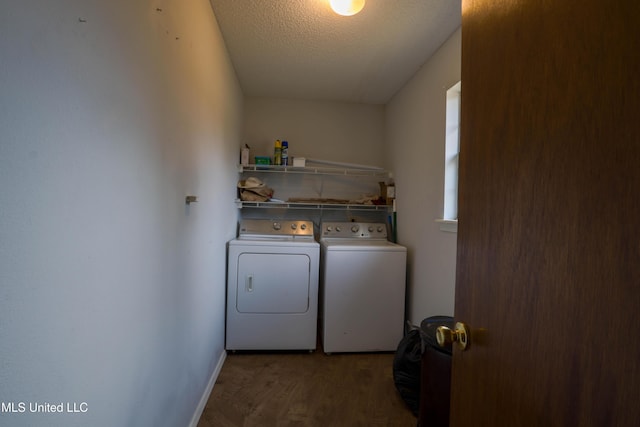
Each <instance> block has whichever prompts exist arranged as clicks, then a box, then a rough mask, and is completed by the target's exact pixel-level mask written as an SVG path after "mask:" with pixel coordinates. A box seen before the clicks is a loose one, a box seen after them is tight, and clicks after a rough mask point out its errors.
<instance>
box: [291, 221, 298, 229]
mask: <svg viewBox="0 0 640 427" xmlns="http://www.w3.org/2000/svg"><path fill="white" fill-rule="evenodd" d="M296 228H298V224H296V223H295V222H294V223H292V224H291V229H292V230H295V229H296Z"/></svg>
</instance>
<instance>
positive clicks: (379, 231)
mask: <svg viewBox="0 0 640 427" xmlns="http://www.w3.org/2000/svg"><path fill="white" fill-rule="evenodd" d="M382 230H384V228H383V227H382V226H381V225H379V226H378V233H382Z"/></svg>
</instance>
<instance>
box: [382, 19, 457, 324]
mask: <svg viewBox="0 0 640 427" xmlns="http://www.w3.org/2000/svg"><path fill="white" fill-rule="evenodd" d="M460 42H461V37H460V29H458V30H457V31H456V32H455V33H453V35H452V36H451V37H450V38H449V40H448V41H447V42H445V43H444V44H443V45H442V47H441V48H440V49H439V50H438V51H437V52H436V53H435V55H434V56H432V57H431V58H430V59H429V61H427V62H426V63H425V64H424V65H423V66H422V68H421V69H420V71H419V72H418V73H416V75H415V76H414V77H413V78H412V79H411V80H410V81H409V82H408V83H407V84H406V85H405V87H404V88H402V90H400V91H399V92H398V93H397V94H396V95H395V96H394V97H393V99H392V100H391V101H390V102H389V103H388V104H387V105H386V110H385V113H386V128H385V130H386V149H387V156H388V158H389V159H390V166H389V168H390V169H392V170H394V171H395V176H396V187H397V209H398V241H399V243H401V244H403V245H405V246H407V248H408V264H409V265H408V281H409V318H410V320H411V321H412V322H413V323H414V324H419V323H420V321H421V320H422V319H424V318H425V317H428V316H433V315H453V305H454V291H455V264H456V263H455V260H456V234H455V233H448V232H443V231H441V230H440V228H439V226H438V224H437V223H435V222H434V220H435V219H437V218H442V214H443V191H444V154H445V151H444V150H445V117H446V115H445V111H446V91H447V89H448V88H449V87H450V86H452V85H453V84H455V83H456V82H458V81H459V80H460V57H461V49H460ZM463 90H464V88H463Z"/></svg>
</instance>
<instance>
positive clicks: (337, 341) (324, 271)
mask: <svg viewBox="0 0 640 427" xmlns="http://www.w3.org/2000/svg"><path fill="white" fill-rule="evenodd" d="M320 246H321V249H320V259H321V261H320V263H321V267H320V294H321V297H320V299H321V301H320V306H321V313H320V316H321V321H320V325H321V337H322V347H323V351H324V352H325V353H333V352H373V351H396V349H397V347H398V343H399V342H400V340H401V339H402V337H403V334H404V308H405V287H406V262H407V249H406V248H405V247H404V246H401V245H398V244H395V243H392V242H389V241H388V240H387V227H386V224H384V223H353V222H331V223H323V224H322V225H321V237H320Z"/></svg>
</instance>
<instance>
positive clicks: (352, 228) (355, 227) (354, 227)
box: [351, 225, 360, 233]
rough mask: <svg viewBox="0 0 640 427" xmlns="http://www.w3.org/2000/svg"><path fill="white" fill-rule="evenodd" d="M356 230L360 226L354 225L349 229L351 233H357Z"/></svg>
mask: <svg viewBox="0 0 640 427" xmlns="http://www.w3.org/2000/svg"><path fill="white" fill-rule="evenodd" d="M358 230H360V226H358V225H354V226H353V227H351V231H353V232H354V233H357V232H358Z"/></svg>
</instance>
